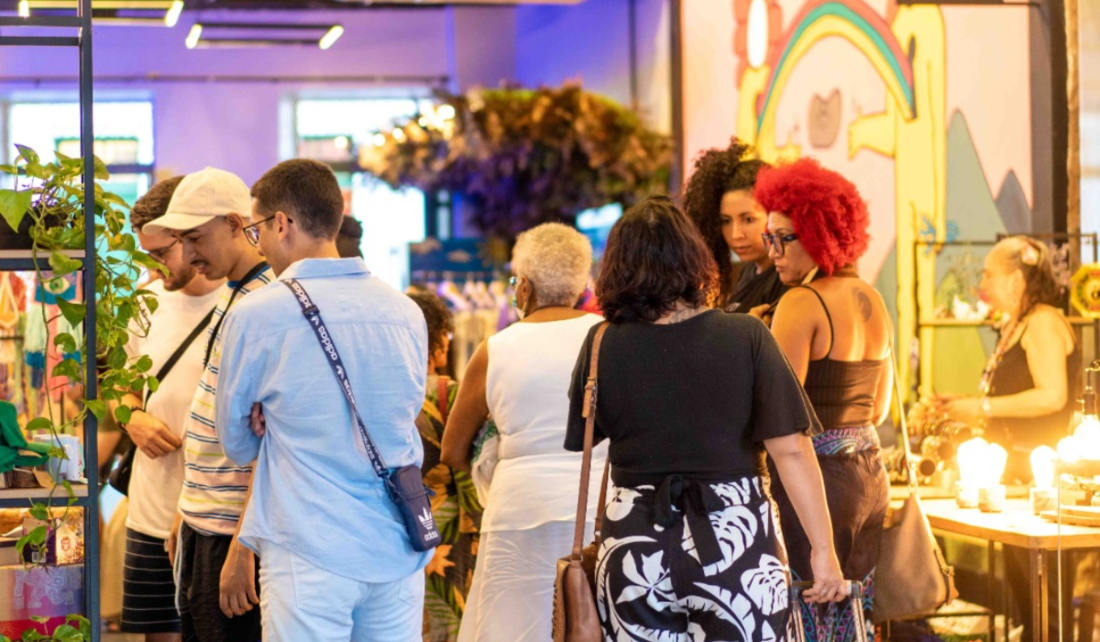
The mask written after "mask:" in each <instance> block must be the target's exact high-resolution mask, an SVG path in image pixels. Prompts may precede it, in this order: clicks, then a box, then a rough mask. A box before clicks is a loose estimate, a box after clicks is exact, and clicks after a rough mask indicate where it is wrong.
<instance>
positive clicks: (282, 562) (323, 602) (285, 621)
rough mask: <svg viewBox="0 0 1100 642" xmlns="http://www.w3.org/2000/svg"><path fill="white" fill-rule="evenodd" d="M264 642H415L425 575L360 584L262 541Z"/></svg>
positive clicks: (420, 625)
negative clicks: (394, 580) (393, 580)
mask: <svg viewBox="0 0 1100 642" xmlns="http://www.w3.org/2000/svg"><path fill="white" fill-rule="evenodd" d="M260 559H261V560H262V562H261V564H260V611H261V613H262V614H263V627H264V642H304V641H306V640H308V641H309V642H416V641H418V640H420V639H421V635H422V628H423V619H424V573H423V572H420V571H417V572H416V573H413V574H412V575H410V576H408V577H406V578H405V579H402V580H397V581H396V582H385V583H379V584H375V583H370V582H359V581H356V580H352V579H348V578H346V577H342V576H340V575H336V574H334V573H331V572H329V571H326V570H324V569H321V568H318V567H316V566H314V565H313V564H311V563H310V562H307V561H306V560H305V559H303V558H301V557H299V556H298V555H295V554H294V553H291V552H290V551H288V550H286V549H285V548H282V547H280V546H276V545H274V544H271V543H269V542H264V543H263V544H262V545H261V554H260Z"/></svg>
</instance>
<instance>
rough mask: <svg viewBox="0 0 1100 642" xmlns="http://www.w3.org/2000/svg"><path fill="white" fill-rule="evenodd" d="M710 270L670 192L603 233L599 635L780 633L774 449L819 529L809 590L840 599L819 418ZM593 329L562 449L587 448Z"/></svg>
mask: <svg viewBox="0 0 1100 642" xmlns="http://www.w3.org/2000/svg"><path fill="white" fill-rule="evenodd" d="M717 276H718V270H717V268H716V266H715V264H714V259H713V257H712V256H711V253H710V252H709V251H708V250H707V247H706V245H705V243H704V241H703V238H702V237H701V236H700V234H699V231H698V230H697V229H696V227H695V226H694V225H692V224H691V222H690V221H689V220H688V218H687V217H686V216H685V215H684V214H683V213H682V212H681V211H680V210H679V209H677V207H676V206H675V205H673V203H672V201H670V200H669V199H667V198H663V197H651V198H648V199H646V200H645V201H643V202H642V203H641V204H639V205H637V206H636V207H634V208H632V209H631V210H630V211H628V212H627V213H626V214H625V215H624V216H623V218H622V219H621V220H619V221H618V222H617V223H616V224H615V226H614V227H613V228H612V230H611V234H610V236H609V238H608V244H607V251H606V253H605V254H604V257H603V260H602V264H601V269H600V275H599V278H598V279H597V281H596V296H597V297H599V300H600V304H601V306H602V307H603V311H604V314H605V315H606V317H607V320H608V321H609V322H610V325H609V326H608V327H607V329H606V332H605V334H604V337H603V340H602V343H601V347H600V371H599V375H598V381H597V382H596V383H597V385H598V386H599V392H598V398H599V401H598V403H597V408H596V424H595V433H594V440H595V441H596V442H597V443H598V442H602V441H603V440H604V439H607V440H609V441H610V447H609V450H608V457H609V458H610V461H611V481H612V482H613V484H614V487H613V488H612V489H611V491H610V494H609V500H608V503H607V509H606V513H605V515H604V520H603V526H602V545H601V547H600V551H599V558H598V561H597V590H596V595H597V601H598V604H599V613H600V620H601V622H602V624H603V629H604V637H605V638H606V639H608V640H619V639H625V638H630V639H631V640H669V639H674V638H675V639H681V638H682V637H683V636H684V635H685V634H690V635H693V636H694V638H693V639H703V637H705V638H706V639H708V640H711V639H715V640H727V639H737V640H744V641H745V642H763V641H765V640H776V639H785V638H786V634H787V630H788V628H787V627H788V625H789V623H790V615H791V611H790V602H789V594H790V593H789V591H790V577H789V572H788V568H787V555H786V553H785V551H784V548H783V542H782V540H781V538H780V537H779V533H778V532H777V523H776V519H775V510H774V508H775V507H774V504H773V503H772V499H771V496H770V494H769V491H768V482H767V472H766V469H765V466H764V453H765V451H766V452H767V453H768V454H769V455H770V456H771V459H772V461H773V462H775V465H776V468H777V471H778V475H779V476H780V477H782V478H783V482H784V484H785V485H786V487H787V489H788V491H789V494H790V497H791V498H792V501H793V503H794V505H795V506H796V507H797V510H798V514H799V515H800V516H801V517H802V518H803V520H804V522H805V523H806V524H808V525H809V527H808V529H807V532H808V534H809V538H810V540H811V541H812V542H813V553H814V554H813V570H814V579H815V583H814V587H813V590H812V591H810V592H809V593H807V597H809V598H810V599H813V600H814V601H832V600H838V599H842V598H843V597H844V596H845V595H846V591H847V587H846V585H845V583H844V581H843V576H842V575H841V573H840V565H839V563H838V562H837V559H836V554H835V552H834V550H833V537H832V532H831V531H830V528H829V512H828V508H827V507H826V504H825V492H824V488H823V485H822V480H821V472H820V470H819V469H818V466H817V461H816V460H815V459H814V457H813V447H812V445H811V443H810V438H809V435H811V434H813V433H815V432H817V430H818V429H819V425H818V424H817V421H816V419H815V418H814V415H813V412H811V411H810V409H809V406H808V403H807V402H806V401H805V397H804V395H803V393H802V388H801V387H800V386H799V385H798V380H797V379H796V378H795V376H794V373H793V372H791V368H790V366H788V365H787V362H786V360H785V359H784V358H783V354H782V352H781V351H780V350H779V346H778V345H776V342H775V339H773V338H772V336H771V335H770V334H769V333H768V330H767V328H766V327H764V325H763V324H762V323H760V321H758V320H756V319H753V318H750V317H748V316H746V315H741V314H723V313H721V312H719V311H717V310H713V309H711V308H710V303H711V301H712V300H713V298H714V294H715V292H716V290H717ZM595 336H596V329H593V330H592V331H591V332H589V334H588V339H587V340H586V342H585V344H584V347H583V349H582V350H581V353H580V355H579V356H578V357H577V364H576V368H575V370H574V372H573V383H572V388H571V390H570V407H569V428H568V432H567V435H566V441H565V447H566V449H567V450H572V451H580V450H583V448H584V440H585V419H584V416H583V406H584V397H585V386H586V383H587V379H588V368H589V360H590V358H591V351H592V345H593V342H594V340H595Z"/></svg>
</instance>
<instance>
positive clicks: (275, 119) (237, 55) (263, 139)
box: [0, 9, 450, 183]
mask: <svg viewBox="0 0 1100 642" xmlns="http://www.w3.org/2000/svg"><path fill="white" fill-rule="evenodd" d="M446 13H447V10H445V9H438V10H408V11H347V12H330V13H321V12H309V13H302V14H287V13H285V12H269V13H264V12H258V13H250V14H240V13H217V12H204V13H203V14H202V18H203V19H204V20H207V21H218V20H223V21H230V20H235V21H242V20H248V21H252V20H255V21H256V22H261V21H270V22H276V21H280V20H283V21H285V20H289V19H291V18H292V19H293V20H294V21H297V22H300V23H306V22H308V23H317V24H327V23H330V22H333V23H335V22H338V23H341V24H343V25H344V27H345V29H346V32H345V35H344V37H343V38H341V39H340V40H339V41H338V42H337V43H336V44H335V45H334V46H333V47H332V49H330V50H328V51H321V50H320V49H315V48H307V47H300V48H299V47H267V48H262V49H195V50H188V49H187V48H186V46H185V45H184V39H185V38H186V36H187V32H188V30H189V29H190V27H191V24H192V22H193V21H194V20H195V19H196V18H197V16H196V14H194V13H187V14H184V16H183V19H181V20H180V24H179V25H177V26H176V28H174V29H165V28H141V27H127V28H123V27H113V28H110V27H97V28H96V30H95V33H94V41H93V42H94V51H95V56H94V62H95V73H96V77H97V78H101V79H102V78H104V77H110V76H135V77H138V78H139V79H138V80H134V81H127V82H124V83H118V82H104V81H100V82H97V84H96V96H97V99H98V100H104V99H109V98H111V97H117V96H125V97H129V98H133V97H142V98H151V99H152V100H153V101H154V118H155V121H154V126H155V132H156V159H157V167H158V171H161V172H164V173H166V174H176V173H183V172H191V171H195V170H198V169H202V168H203V167H205V166H207V165H213V166H217V167H221V168H224V169H227V170H230V171H232V172H235V173H237V174H239V175H240V176H241V177H242V178H243V179H244V180H245V182H249V183H251V182H252V181H254V180H256V179H257V178H259V177H260V175H261V174H262V173H263V172H264V171H266V170H267V169H268V168H270V167H271V166H272V165H274V164H276V163H277V162H278V161H279V160H280V153H279V133H280V104H281V102H282V101H283V99H284V98H285V97H287V96H289V95H292V94H293V93H295V92H300V91H311V90H320V89H329V90H332V91H349V90H350V91H354V90H367V91H369V90H373V89H377V88H379V87H385V86H386V85H385V84H378V83H371V82H362V83H358V84H344V83H336V84H328V85H326V84H323V83H308V84H294V83H279V84H275V83H252V82H250V83H232V82H210V81H200V82H184V83H180V82H157V81H152V80H144V81H143V80H140V78H152V77H156V76H162V77H163V76H200V77H206V76H215V75H216V76H283V77H288V76H309V77H317V76H394V75H399V76H424V77H436V78H438V77H443V76H446V75H447V74H448V58H449V55H450V54H449V52H448V50H447V37H446V30H447V22H448V18H447V15H446ZM76 70H77V69H76V56H75V54H74V53H73V52H71V51H67V50H60V49H45V48H34V49H30V48H27V49H12V48H6V49H5V50H4V55H3V56H2V57H0V78H11V77H28V76H29V77H46V78H49V77H57V76H72V75H75V73H76ZM414 83H415V81H412V80H410V81H406V82H403V83H398V84H399V85H400V86H401V87H408V86H410V85H413V84H414ZM47 86H49V87H51V88H56V89H65V88H66V85H58V84H56V83H51V84H49V85H47ZM67 86H68V87H69V88H70V89H68V91H69V92H70V97H73V98H75V93H72V89H71V87H72V85H67ZM391 86H392V83H391ZM32 88H33V86H32V85H28V84H27V83H12V82H5V81H3V80H0V93H3V94H7V95H11V94H13V93H16V95H18V93H22V92H23V91H26V90H28V89H32Z"/></svg>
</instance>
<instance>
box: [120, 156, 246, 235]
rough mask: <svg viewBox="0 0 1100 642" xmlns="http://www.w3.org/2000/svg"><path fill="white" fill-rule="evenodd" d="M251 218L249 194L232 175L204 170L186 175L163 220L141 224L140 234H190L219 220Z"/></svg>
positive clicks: (219, 171)
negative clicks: (184, 231)
mask: <svg viewBox="0 0 1100 642" xmlns="http://www.w3.org/2000/svg"><path fill="white" fill-rule="evenodd" d="M233 213H236V214H239V215H240V216H241V217H243V218H245V219H248V218H249V217H250V216H251V215H252V194H251V192H250V191H249V189H248V186H247V185H245V184H244V181H242V180H241V179H240V177H238V176H237V175H236V174H232V173H230V172H227V171H225V170H223V169H215V168H213V167H207V168H206V169H204V170H202V171H201V172H195V173H194V174H188V175H187V176H185V177H184V179H183V180H182V181H180V184H179V185H178V186H177V187H176V191H175V192H174V193H173V194H172V200H171V202H169V203H168V210H167V211H166V212H165V213H164V216H161V217H159V218H155V219H153V220H152V221H149V222H148V223H146V224H145V227H143V228H142V231H143V232H145V233H147V234H158V233H162V232H166V231H168V230H176V231H183V230H193V229H195V228H196V227H198V226H200V225H202V224H203V223H206V222H208V221H210V220H212V219H214V218H217V217H219V216H227V215H229V214H233Z"/></svg>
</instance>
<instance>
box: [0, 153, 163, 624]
mask: <svg viewBox="0 0 1100 642" xmlns="http://www.w3.org/2000/svg"><path fill="white" fill-rule="evenodd" d="M16 148H17V149H18V151H19V155H18V157H17V158H16V160H15V162H14V163H13V164H10V165H0V173H3V174H8V175H10V176H12V177H13V178H14V182H15V185H14V187H13V188H10V189H0V216H3V218H4V220H5V221H6V222H7V223H8V225H10V226H11V228H12V229H13V230H19V229H20V226H25V225H24V224H25V222H26V221H28V220H29V223H30V225H29V233H30V237H31V240H32V242H33V245H32V249H31V256H32V258H33V259H35V266H36V267H35V273H36V275H37V279H38V282H39V283H45V282H47V281H50V280H52V279H59V278H65V277H66V276H68V275H71V274H74V273H76V272H78V271H80V270H81V269H84V268H87V269H94V270H95V292H94V293H87V292H86V293H85V294H84V296H85V297H87V296H94V297H95V310H96V315H95V316H96V318H95V336H96V352H95V354H94V355H89V354H87V346H86V345H85V344H84V342H83V341H81V340H80V337H79V336H76V335H79V332H76V333H68V332H62V333H57V334H56V336H52V335H50V334H47V345H52V346H54V347H55V348H57V351H58V352H59V353H61V354H63V355H64V356H63V358H62V359H61V361H60V362H59V363H57V365H55V366H54V367H53V369H52V370H51V373H50V374H51V376H52V377H66V378H67V379H68V380H69V383H70V385H72V386H76V387H77V389H79V390H80V391H81V397H82V399H81V402H82V403H81V408H80V411H79V412H78V413H77V414H76V415H75V416H72V417H69V418H65V419H62V418H59V417H56V416H55V412H54V407H53V404H48V405H47V407H48V408H49V412H48V416H46V417H38V418H35V419H33V420H31V421H30V422H29V423H28V424H27V426H26V430H27V431H38V430H48V431H49V432H50V434H51V435H52V436H53V448H52V449H51V452H50V455H51V457H56V458H58V459H66V458H67V457H66V454H65V451H64V449H63V448H61V445H60V441H59V440H58V435H60V434H62V433H65V432H68V431H71V430H73V429H75V428H76V427H77V426H79V425H81V424H82V423H83V422H84V420H85V419H86V417H87V414H88V413H89V412H90V413H92V414H93V415H95V417H96V419H97V420H99V421H102V420H103V419H104V418H105V417H106V415H107V409H108V405H107V404H108V402H109V401H112V400H118V399H121V397H122V396H123V394H124V393H125V391H130V390H142V389H144V388H145V387H148V389H149V390H153V391H155V390H156V389H157V386H158V382H157V380H156V378H155V377H153V376H151V375H150V374H149V370H150V369H151V368H152V365H153V364H152V360H151V359H150V358H149V357H148V356H141V357H139V358H136V359H131V358H130V357H128V355H127V354H126V350H125V346H126V343H127V341H128V340H129V338H130V333H131V332H133V331H137V332H146V331H147V330H148V319H147V318H146V314H147V313H148V314H151V313H152V312H154V311H155V310H156V307H157V300H156V297H155V295H154V294H153V293H152V292H149V291H147V290H143V289H140V288H139V287H138V286H137V279H138V278H139V275H140V273H141V268H147V269H155V270H163V269H164V267H163V266H162V265H161V264H159V263H158V262H156V261H155V260H154V259H152V258H151V257H150V256H149V255H147V254H145V253H144V252H142V251H141V250H139V249H138V247H137V241H136V239H135V237H134V235H133V234H132V233H130V232H129V231H127V226H126V212H127V210H128V209H129V206H128V205H127V203H126V202H125V201H124V200H123V199H122V198H121V197H119V196H118V195H116V194H112V193H111V192H108V191H106V190H104V189H103V187H102V186H101V185H100V184H99V182H98V181H106V180H107V179H108V178H110V177H109V175H108V172H107V168H106V166H105V165H104V164H103V162H102V161H101V160H100V159H98V158H93V159H92V162H93V163H94V172H95V179H96V180H97V183H96V185H95V204H94V209H93V212H92V216H88V215H87V214H88V212H87V210H86V209H85V204H84V184H83V175H84V163H85V161H84V160H83V159H79V158H69V157H67V156H65V155H63V154H60V153H56V161H54V162H49V163H44V162H42V160H41V158H40V157H39V155H38V154H37V153H36V152H35V151H34V150H32V149H30V148H28V147H24V146H20V145H17V146H16ZM88 225H94V230H95V239H96V252H95V256H94V257H83V258H82V253H81V252H80V250H82V249H83V248H84V243H85V230H86V228H87V226H88ZM43 258H45V263H46V264H47V265H48V267H46V266H44V265H43V261H42V260H41V259H43ZM57 307H58V311H59V313H60V315H61V316H63V317H64V318H65V320H66V321H68V322H69V324H71V325H72V326H73V327H81V326H80V324H82V323H83V322H84V321H85V310H86V308H85V305H84V304H83V303H72V302H68V301H64V300H62V299H60V298H59V299H58V300H57ZM46 310H47V308H46V307H45V306H43V307H42V314H43V317H44V318H43V321H44V322H45V323H46V326H47V328H49V322H50V321H52V320H53V319H52V318H49V317H48V316H47V314H48V313H47V311H46ZM135 329H136V330H135ZM88 359H94V360H95V361H96V363H97V364H98V373H99V374H98V377H97V379H98V386H97V387H98V389H99V398H97V399H91V398H88V395H87V394H86V391H87V386H85V383H86V381H85V372H86V370H85V368H84V366H83V365H82V364H85V363H87V360H88ZM114 418H115V419H116V420H117V421H119V422H122V423H125V422H127V421H129V419H130V410H129V409H128V408H126V407H124V406H120V407H119V408H118V409H117V410H115V412H114ZM86 465H88V466H95V465H96V462H87V463H86ZM62 491H63V493H64V499H63V500H61V501H62V502H63V504H64V505H63V507H62V510H61V514H60V515H59V514H58V511H57V510H55V506H54V503H55V496H57V495H59V494H60V493H61V492H62ZM58 499H60V498H58ZM76 501H77V497H76V494H75V492H74V491H73V488H72V486H71V485H70V484H69V482H68V481H67V480H61V481H57V480H55V482H54V485H53V487H52V488H51V489H50V494H49V496H48V497H47V498H46V500H45V501H43V502H35V503H34V504H33V505H32V506H31V508H30V515H31V517H33V518H35V519H37V520H39V521H40V522H42V523H43V525H42V526H39V527H37V528H35V529H33V530H32V531H31V532H30V533H27V534H26V535H25V536H24V537H22V538H21V539H20V540H19V542H18V544H17V548H18V551H19V555H20V556H21V557H22V556H23V551H24V549H25V547H27V546H31V547H32V548H33V549H34V550H35V552H36V553H37V555H36V556H35V559H36V560H37V563H38V564H42V565H44V564H45V563H46V550H47V547H48V541H49V539H50V536H51V534H52V533H53V531H55V530H56V529H57V528H59V527H60V525H61V524H63V523H64V520H65V518H66V517H67V513H68V511H69V509H70V508H71V507H72V506H73V505H74V504H75V503H76ZM93 528H94V526H93ZM89 553H90V554H95V551H90V552H89ZM74 623H75V624H76V626H73V624H74ZM52 635H53V636H52V637H45V636H43V635H42V634H41V633H39V632H37V631H34V630H29V631H27V632H25V633H24V634H23V637H22V638H21V639H22V640H58V641H61V642H79V641H81V640H85V639H90V637H89V636H88V621H87V620H85V619H84V618H82V617H79V616H69V618H68V621H67V623H66V624H64V625H61V626H59V627H58V628H57V630H56V631H54V633H53V634H52ZM0 642H2V640H0Z"/></svg>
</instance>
